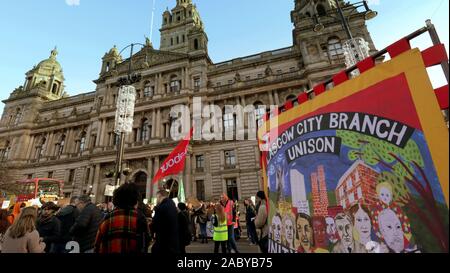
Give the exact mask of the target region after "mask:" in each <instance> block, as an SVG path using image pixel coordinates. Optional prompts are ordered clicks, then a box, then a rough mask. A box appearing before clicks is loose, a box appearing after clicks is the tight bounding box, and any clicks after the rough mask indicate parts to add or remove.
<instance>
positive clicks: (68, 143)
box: [63, 128, 73, 153]
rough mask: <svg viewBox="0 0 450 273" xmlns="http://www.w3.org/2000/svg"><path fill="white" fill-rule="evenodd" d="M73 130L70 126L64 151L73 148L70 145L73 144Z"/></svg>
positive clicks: (66, 151)
mask: <svg viewBox="0 0 450 273" xmlns="http://www.w3.org/2000/svg"><path fill="white" fill-rule="evenodd" d="M72 132H73V129H72V128H70V129H69V131H68V133H67V135H66V139H65V140H64V148H63V153H68V152H70V150H71V148H70V147H71V146H72Z"/></svg>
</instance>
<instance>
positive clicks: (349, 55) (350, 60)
mask: <svg viewBox="0 0 450 273" xmlns="http://www.w3.org/2000/svg"><path fill="white" fill-rule="evenodd" d="M335 3H336V7H337V13H338V14H339V18H336V17H333V16H329V15H328V17H332V18H334V19H336V20H339V21H341V23H342V26H343V28H344V30H345V33H346V35H347V38H348V40H347V41H345V42H344V43H343V46H342V48H343V50H344V56H345V65H346V66H347V68H348V67H352V66H353V65H355V64H356V63H358V62H360V61H362V60H364V59H365V58H367V57H369V55H370V54H369V51H370V48H369V45H368V43H367V42H366V41H365V40H364V39H363V38H359V37H358V38H354V37H353V35H352V32H351V31H350V27H349V24H348V21H347V18H345V15H344V11H343V8H342V6H341V4H340V2H339V0H335ZM358 4H359V5H358ZM355 5H356V6H354V7H352V9H354V10H357V9H358V8H359V7H362V6H364V8H365V10H366V12H365V14H364V18H365V19H366V20H370V19H372V18H374V17H376V16H377V14H378V13H377V12H376V11H373V10H371V9H370V8H369V5H368V3H367V1H366V0H364V1H362V2H358V3H355ZM344 8H345V7H344ZM314 21H315V23H316V25H315V26H314V31H315V32H320V31H322V30H323V29H324V25H323V24H321V23H320V22H319V19H318V17H317V15H316V16H315V19H314Z"/></svg>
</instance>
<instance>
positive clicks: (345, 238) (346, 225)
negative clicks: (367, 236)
mask: <svg viewBox="0 0 450 273" xmlns="http://www.w3.org/2000/svg"><path fill="white" fill-rule="evenodd" d="M334 221H335V222H336V229H337V231H338V234H339V238H340V243H341V245H342V247H344V249H348V248H352V247H353V225H352V222H351V220H350V217H349V216H348V215H347V214H344V213H339V214H338V215H336V218H335V219H334Z"/></svg>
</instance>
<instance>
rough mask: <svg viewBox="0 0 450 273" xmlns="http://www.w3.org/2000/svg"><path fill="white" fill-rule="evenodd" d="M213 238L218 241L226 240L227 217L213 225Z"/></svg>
mask: <svg viewBox="0 0 450 273" xmlns="http://www.w3.org/2000/svg"><path fill="white" fill-rule="evenodd" d="M216 217H217V220H219V216H217V215H216ZM213 240H214V241H218V242H223V241H228V227H227V219H226V218H225V221H223V222H222V223H219V226H217V227H214V235H213Z"/></svg>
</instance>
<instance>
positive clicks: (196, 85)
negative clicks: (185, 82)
mask: <svg viewBox="0 0 450 273" xmlns="http://www.w3.org/2000/svg"><path fill="white" fill-rule="evenodd" d="M194 89H195V90H200V78H194Z"/></svg>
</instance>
